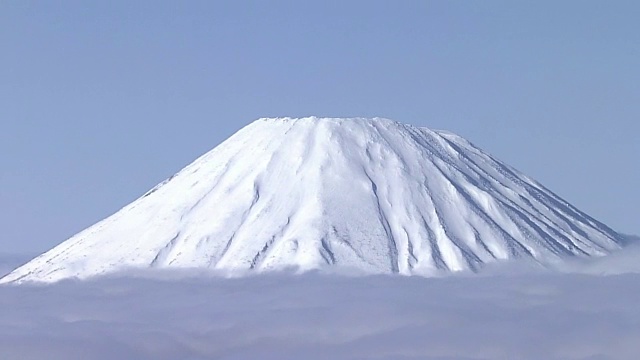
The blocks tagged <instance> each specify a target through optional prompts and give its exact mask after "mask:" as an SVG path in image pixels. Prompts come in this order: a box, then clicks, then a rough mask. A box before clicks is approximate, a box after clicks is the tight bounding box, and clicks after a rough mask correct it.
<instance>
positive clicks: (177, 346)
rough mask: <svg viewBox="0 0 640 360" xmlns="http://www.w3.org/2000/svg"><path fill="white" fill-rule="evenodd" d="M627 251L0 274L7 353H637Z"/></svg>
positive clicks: (638, 327)
mask: <svg viewBox="0 0 640 360" xmlns="http://www.w3.org/2000/svg"><path fill="white" fill-rule="evenodd" d="M637 253H639V252H638V251H636V254H637ZM629 254H631V255H633V251H632V252H627V253H626V255H624V256H623V255H616V254H614V255H612V257H611V258H609V259H608V260H607V261H609V262H611V261H613V262H614V263H616V264H626V265H625V267H623V269H624V271H614V272H611V271H603V270H602V269H608V270H611V269H612V268H614V267H613V266H611V265H610V264H609V263H606V262H604V260H602V259H601V260H598V261H597V262H592V263H590V264H589V266H584V264H582V265H580V266H577V265H576V266H574V270H575V269H581V271H579V272H580V273H576V271H574V272H573V273H566V272H565V273H562V272H557V271H547V270H539V269H533V268H531V269H524V268H520V269H517V270H515V269H506V268H505V269H494V271H488V272H486V274H485V275H481V276H453V277H445V278H429V279H427V278H420V277H404V276H336V275H326V274H325V275H323V274H304V275H298V276H296V275H293V274H272V275H265V276H252V277H246V278H235V279H225V278H220V277H215V276H206V275H203V274H199V275H195V274H189V273H187V272H185V273H162V272H153V273H144V272H137V273H135V274H133V273H132V274H119V275H117V276H111V277H103V278H98V279H95V280H90V281H83V282H80V281H63V282H60V283H57V284H54V285H40V286H37V285H17V286H16V285H3V286H0V359H22V360H27V359H51V360H54V359H64V360H71V359H136V360H138V359H474V360H478V359H590V360H593V359H637V358H638V354H640V306H638V304H640V274H637V273H636V271H635V270H633V269H636V268H638V265H637V264H636V265H635V268H633V264H635V263H636V262H634V261H631V260H632V259H633V258H635V259H638V257H635V256H631V255H629ZM616 256H617V258H616ZM0 259H4V260H3V261H0V262H1V263H3V264H6V265H3V266H0V269H6V268H8V267H11V266H15V262H16V261H19V260H17V259H15V258H14V259H6V257H4V258H0ZM8 262H11V265H9V264H8ZM627 265H628V266H627ZM630 269H631V270H630Z"/></svg>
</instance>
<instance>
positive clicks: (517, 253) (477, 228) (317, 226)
mask: <svg viewBox="0 0 640 360" xmlns="http://www.w3.org/2000/svg"><path fill="white" fill-rule="evenodd" d="M621 242H622V238H621V237H620V236H619V235H618V234H617V233H616V232H615V231H612V230H611V229H609V228H608V227H607V226H605V225H603V224H601V223H600V222H598V221H596V220H594V219H592V218H591V217H589V216H588V215H586V214H584V213H582V212H580V211H579V210H577V209H576V208H574V207H573V206H571V205H570V204H568V203H567V202H566V201H564V200H562V199H560V198H559V197H558V196H556V195H554V194H553V193H552V192H550V191H549V190H547V189H546V188H544V187H543V186H541V185H540V184H538V183H537V182H535V181H533V180H532V179H530V178H528V177H527V176H525V175H523V174H521V173H519V172H518V171H516V170H515V169H513V168H511V167H510V166H507V165H505V164H503V163H501V162H500V161H498V160H496V159H494V158H493V157H491V156H490V155H488V154H487V153H485V152H483V151H482V150H480V149H478V148H477V147H475V146H474V145H472V144H471V143H469V142H468V141H466V140H465V139H463V138H461V137H459V136H457V135H454V134H451V133H449V132H444V131H433V130H429V129H426V128H417V127H414V126H410V125H404V124H400V123H397V122H394V121H391V120H387V119H380V118H376V119H362V118H355V119H331V118H314V117H310V118H302V119H291V118H277V119H260V120H257V121H255V122H253V123H252V124H250V125H248V126H246V127H245V128H243V129H242V130H240V131H239V132H237V133H236V134H235V135H233V136H232V137H231V138H229V139H228V140H226V141H225V142H223V143H222V144H220V145H219V146H218V147H216V148H215V149H213V150H212V151H210V152H209V153H207V154H205V155H204V156H202V157H200V158H199V159H197V160H196V161H195V162H193V163H192V164H190V165H189V166H187V167H186V168H184V169H183V170H182V171H180V172H179V173H178V174H176V175H175V176H173V177H171V178H170V179H168V180H166V181H165V182H163V183H162V184H160V185H158V186H156V187H155V188H154V189H152V190H151V191H149V192H148V193H146V194H145V195H144V196H142V197H141V198H139V199H138V200H136V201H134V202H133V203H131V204H130V205H128V206H126V207H125V208H123V209H122V210H120V211H119V212H117V213H116V214H114V215H112V216H111V217H109V218H107V219H105V220H103V221H101V222H99V223H97V224H96V225H94V226H92V227H89V228H88V229H86V230H84V231H82V232H80V233H79V234H77V235H75V236H73V237H72V238H71V239H69V240H67V241H65V242H63V243H62V244H60V245H59V246H57V247H55V248H54V249H52V250H50V251H48V252H46V253H45V254H43V255H41V256H39V257H37V258H35V259H34V260H32V261H31V262H29V263H27V264H26V265H24V266H22V267H20V268H18V269H16V270H15V271H14V272H12V273H11V274H9V275H8V276H6V277H5V278H4V279H2V280H1V281H0V282H13V281H18V282H22V281H44V282H50V281H56V280H60V279H64V278H69V277H78V278H87V277H90V276H93V275H98V274H105V273H110V272H114V271H118V270H123V269H126V268H130V267H135V268H141V267H142V268H144V267H157V268H166V267H175V268H207V269H216V270H221V271H223V272H226V273H227V274H231V275H237V274H242V273H244V272H246V271H247V270H255V271H266V270H282V269H286V268H296V269H298V270H300V271H305V270H310V269H318V268H323V267H338V268H343V269H357V270H359V271H362V272H365V273H400V274H405V275H413V274H417V275H425V276H433V275H438V274H441V273H445V272H450V271H463V270H471V271H475V270H477V269H478V268H479V267H480V266H481V265H483V264H485V263H491V262H496V261H500V260H508V259H513V258H533V259H535V260H536V261H539V262H541V263H552V262H556V261H558V260H559V259H561V258H563V257H567V256H572V255H579V256H590V255H603V254H606V253H607V252H609V251H610V250H613V249H616V248H618V247H619V245H620V243H621Z"/></svg>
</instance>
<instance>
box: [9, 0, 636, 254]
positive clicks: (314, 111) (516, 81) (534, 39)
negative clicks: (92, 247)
mask: <svg viewBox="0 0 640 360" xmlns="http://www.w3.org/2000/svg"><path fill="white" fill-rule="evenodd" d="M638 19H640V3H638V2H637V1H626V2H624V1H611V2H609V1H542V2H541V1H521V2H513V1H316V2H305V1H289V2H284V1H255V2H250V1H228V2H215V1H188V2H179V1H172V2H164V1H155V0H154V1H130V0H126V1H92V2H89V1H71V0H69V1H37V2H36V1H17V0H16V1H2V2H0V52H1V53H0V121H1V124H2V127H1V130H0V165H1V166H0V204H1V206H2V207H1V210H0V228H1V229H2V235H0V252H37V251H44V250H46V249H48V248H50V247H52V246H53V245H55V244H57V243H59V242H61V241H63V240H65V239H66V238H68V237H69V236H71V235H73V234H74V233H76V232H77V231H79V230H82V229H83V228H85V227H87V226H89V225H91V224H93V223H94V222H96V221H98V220H100V219H102V218H104V217H106V216H107V215H110V214H111V213H113V212H115V211H116V210H118V209H119V208H120V207H122V206H123V205H125V204H127V203H128V202H130V201H132V200H134V199H135V198H136V197H138V196H139V195H141V194H142V193H144V192H145V191H146V190H148V189H149V188H151V187H152V186H154V185H155V184H156V183H158V182H160V181H161V180H163V179H164V178H166V177H168V176H170V175H171V174H173V173H174V172H176V171H177V170H179V169H180V168H182V167H183V166H184V165H186V164H187V163H189V162H190V161H191V160H193V159H195V158H196V157H197V156H199V155H200V154H202V153H204V152H206V151H208V150H209V149H211V148H213V147H214V146H216V145H217V144H219V143H220V142H221V141H222V140H224V139H225V138H227V137H228V136H229V135H231V134H232V133H234V132H235V131H236V130H238V129H239V128H240V127H242V126H244V125H246V124H247V123H249V122H250V121H252V120H254V119H256V118H259V117H264V116H303V115H321V116H382V117H388V118H392V119H395V120H397V121H400V122H405V123H412V124H416V125H420V126H427V127H431V128H440V129H447V130H451V131H453V132H456V133H458V134H460V135H463V136H465V137H467V138H468V139H470V140H471V141H472V142H474V143H476V144H477V145H479V146H481V147H483V148H485V149H486V150H487V151H489V152H490V153H492V154H494V155H495V156H497V157H498V158H500V159H502V160H504V161H506V162H507V163H509V164H511V165H512V166H514V167H516V168H518V169H520V170H521V171H524V172H525V173H526V174H528V175H530V176H532V177H533V178H535V179H537V180H539V181H540V182H542V183H543V184H544V185H545V186H547V187H548V188H550V189H551V190H552V191H554V192H556V193H557V194H558V195H560V196H562V197H564V198H565V199H566V200H568V201H569V202H571V203H573V204H574V205H576V206H578V207H579V208H580V209H582V210H583V211H586V212H587V213H589V214H590V215H592V216H594V217H596V218H597V219H599V220H601V221H603V222H605V223H606V224H608V225H610V226H611V227H613V228H615V229H617V230H619V231H622V232H629V233H640V223H639V222H638V219H639V217H638V209H639V205H638V204H640V191H639V190H638V184H640V172H639V170H638V169H639V166H638V164H639V162H640V161H638V157H639V155H640V146H639V145H638V132H639V131H640V21H639V20H638Z"/></svg>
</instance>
